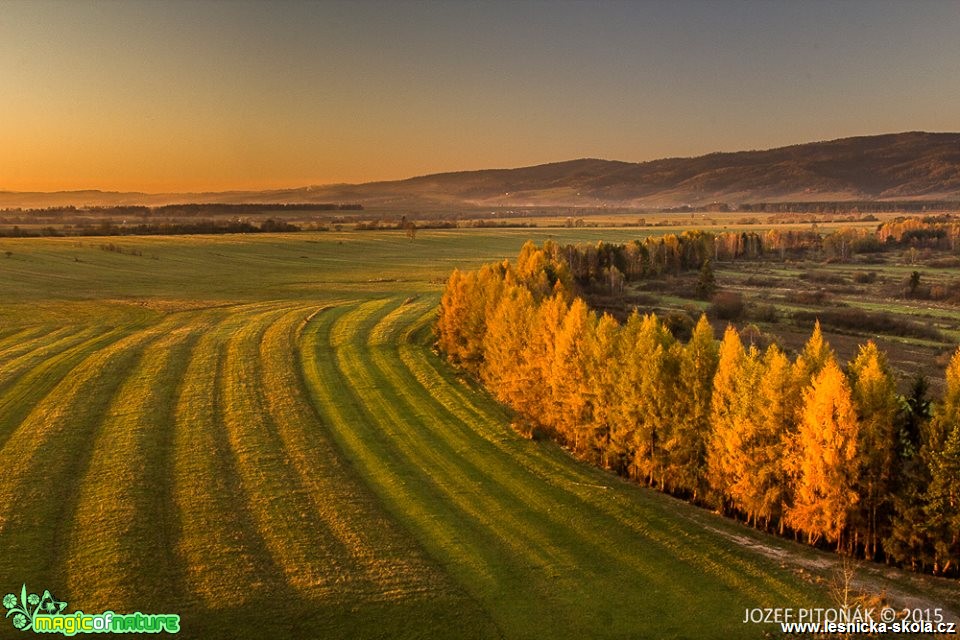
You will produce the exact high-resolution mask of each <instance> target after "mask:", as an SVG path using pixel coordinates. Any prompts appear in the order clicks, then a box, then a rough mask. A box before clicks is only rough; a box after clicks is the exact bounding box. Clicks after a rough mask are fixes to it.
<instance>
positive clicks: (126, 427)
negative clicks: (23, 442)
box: [65, 313, 212, 611]
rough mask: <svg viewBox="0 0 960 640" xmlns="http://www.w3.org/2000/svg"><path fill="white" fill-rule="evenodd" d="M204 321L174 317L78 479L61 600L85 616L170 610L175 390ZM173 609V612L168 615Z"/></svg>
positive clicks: (127, 381)
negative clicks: (67, 600) (83, 611)
mask: <svg viewBox="0 0 960 640" xmlns="http://www.w3.org/2000/svg"><path fill="white" fill-rule="evenodd" d="M211 325H212V322H211V319H210V318H209V317H202V316H200V315H199V314H196V313H185V314H180V319H179V326H177V327H175V328H171V329H170V330H169V331H168V332H167V333H166V334H165V335H164V336H163V337H161V338H160V339H159V340H157V341H156V342H154V343H152V344H150V345H149V346H147V347H146V348H145V349H144V351H143V353H142V355H141V357H140V360H139V362H138V363H137V365H136V366H135V367H132V368H131V369H129V370H128V371H127V372H126V375H125V377H124V381H123V383H122V384H121V385H120V387H119V388H118V389H117V391H116V393H115V395H114V397H113V399H112V401H111V403H110V406H109V408H108V410H107V412H106V414H105V415H104V417H103V421H102V424H101V426H100V428H99V430H98V434H97V438H96V441H95V442H94V443H93V454H92V457H91V459H90V464H89V466H88V468H87V470H86V473H85V474H84V475H83V477H82V478H80V479H79V483H80V487H79V497H78V500H77V505H76V512H75V515H74V517H73V519H72V522H71V523H70V532H69V537H68V551H67V555H66V566H65V570H66V578H67V592H66V595H68V596H69V597H70V598H71V602H73V601H76V602H77V603H78V605H77V606H83V607H84V608H85V609H86V610H98V611H99V610H106V609H109V608H114V609H115V610H117V611H136V610H142V609H145V608H146V607H148V606H150V607H152V608H153V609H155V610H158V611H167V610H172V609H173V608H175V605H176V604H177V603H176V602H169V601H168V602H167V603H166V604H167V605H168V606H164V604H165V602H164V601H165V600H168V599H169V598H171V597H176V596H175V594H176V592H177V579H176V576H175V574H174V569H175V567H174V562H173V561H172V552H173V543H174V541H173V540H171V539H170V537H171V534H170V531H171V529H170V524H169V522H168V520H169V517H170V516H169V513H168V510H169V505H168V504H166V500H167V499H168V497H169V496H168V493H169V492H168V491H166V490H164V487H166V486H167V484H168V483H169V482H170V481H171V469H170V467H169V464H168V459H169V457H170V448H171V438H170V435H171V434H172V429H173V419H172V415H171V414H172V411H173V407H174V400H175V397H176V390H177V387H178V385H179V382H180V379H181V378H182V376H183V373H184V369H185V368H186V365H187V355H188V353H189V351H190V348H191V346H192V344H193V343H194V341H195V340H196V339H197V336H198V335H199V332H201V331H205V330H207V329H209V327H210V326H211ZM170 605H173V606H170Z"/></svg>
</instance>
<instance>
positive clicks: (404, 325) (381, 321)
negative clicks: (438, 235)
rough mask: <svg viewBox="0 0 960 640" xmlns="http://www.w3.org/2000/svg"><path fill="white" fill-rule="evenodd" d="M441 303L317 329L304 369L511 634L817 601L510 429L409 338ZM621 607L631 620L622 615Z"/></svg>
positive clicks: (371, 463) (346, 435) (400, 502)
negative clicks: (327, 355) (690, 610)
mask: <svg viewBox="0 0 960 640" xmlns="http://www.w3.org/2000/svg"><path fill="white" fill-rule="evenodd" d="M432 302H433V301H431V300H426V301H423V302H416V303H413V304H399V301H396V300H395V301H393V302H390V301H383V300H380V301H372V302H368V303H365V304H362V305H359V306H357V307H355V308H354V309H352V310H348V311H341V312H340V313H338V314H329V315H330V316H332V315H338V316H339V317H338V318H336V319H335V320H334V319H332V318H331V317H326V318H324V317H321V318H318V319H315V320H314V321H312V322H311V325H310V326H309V328H308V331H307V332H306V333H305V335H304V340H303V348H304V352H305V353H310V352H311V351H317V350H319V352H321V353H322V352H323V350H324V349H329V350H332V351H333V352H334V354H333V358H334V362H333V363H323V362H321V361H320V358H319V356H315V357H314V358H313V359H312V360H310V361H306V360H305V369H306V370H307V372H308V374H311V373H312V375H308V376H307V379H308V383H310V382H312V384H313V386H314V387H321V388H329V387H331V386H333V387H335V386H338V385H339V386H340V387H341V388H342V389H344V391H342V392H340V393H339V397H338V398H337V399H336V400H335V399H334V398H333V397H328V398H322V393H317V394H315V396H317V397H318V399H321V400H322V401H321V402H320V403H319V404H318V406H319V407H320V408H321V411H322V412H323V411H324V405H329V404H330V403H334V402H336V401H337V400H339V403H338V404H337V407H336V409H335V410H332V411H331V410H330V409H326V413H327V414H328V415H329V424H330V425H331V428H332V429H333V430H334V432H335V436H336V437H337V440H338V442H340V443H341V445H342V446H343V447H344V448H345V450H346V452H347V455H348V456H349V457H351V458H354V459H355V460H357V461H358V462H359V463H360V468H361V470H362V471H363V472H364V474H365V475H367V477H369V478H370V482H371V484H372V485H373V486H375V487H376V488H377V490H378V491H380V492H381V495H383V496H384V499H385V501H386V502H387V503H388V504H390V505H393V506H394V508H395V509H396V513H397V517H398V518H400V519H401V520H403V521H404V522H405V523H407V525H408V526H409V527H410V528H411V529H412V530H414V531H415V532H416V534H417V537H418V538H419V539H420V540H421V541H422V542H423V543H424V545H425V546H426V547H427V548H428V549H429V550H430V551H431V553H433V554H434V555H435V557H438V558H439V559H440V561H441V563H443V564H444V566H446V567H447V568H448V570H449V571H450V572H451V573H452V574H453V575H455V576H457V577H458V579H459V580H460V581H461V582H462V584H464V585H469V587H468V588H470V589H471V591H472V592H473V593H474V595H475V597H477V598H478V599H480V600H481V602H484V603H486V605H487V609H488V611H491V612H494V615H495V617H496V616H500V617H501V620H502V622H503V623H504V624H506V621H507V620H510V621H511V625H512V627H511V628H512V629H513V632H512V633H511V635H515V636H518V637H523V636H525V635H528V634H529V635H538V634H543V633H549V631H548V630H549V629H551V628H552V629H555V630H556V632H558V633H560V632H561V631H562V630H565V631H566V632H570V630H579V631H578V633H583V634H585V635H616V634H618V633H624V632H627V631H629V630H632V631H634V632H636V631H637V630H638V629H643V628H645V627H644V625H646V624H650V625H651V626H650V627H649V629H651V630H652V629H653V628H657V629H661V630H663V629H667V630H669V629H670V623H669V619H670V618H672V617H675V613H674V612H677V611H680V610H682V609H683V607H684V606H685V604H686V603H688V602H689V601H690V599H691V598H692V597H695V596H699V597H704V598H706V599H707V600H708V601H720V600H724V601H726V602H727V603H729V606H731V607H746V606H760V605H763V604H770V603H773V602H775V601H781V600H782V598H784V597H791V598H792V599H793V600H796V599H808V596H809V592H807V591H806V590H805V589H803V588H797V587H795V586H794V584H793V583H794V581H793V580H792V579H791V577H790V576H789V574H787V573H786V572H784V573H782V574H779V575H776V574H774V575H773V576H771V574H770V572H769V571H768V570H763V569H762V568H761V567H760V565H759V563H758V559H757V558H747V557H745V556H744V555H743V554H740V553H738V552H735V551H730V550H728V549H724V548H722V547H721V545H720V544H718V543H717V542H716V541H714V540H712V539H709V536H706V535H704V536H700V535H698V533H697V531H698V530H699V529H700V528H701V527H700V526H699V525H695V524H693V523H689V522H687V523H683V521H681V524H677V523H676V522H674V521H673V520H671V519H670V518H669V517H668V516H666V513H667V511H668V509H669V506H670V505H669V498H665V497H664V496H656V497H655V498H654V499H652V500H650V499H649V497H647V496H644V499H639V500H638V499H637V497H636V495H637V494H640V493H641V492H642V490H639V489H638V488H637V487H635V486H629V485H627V483H624V482H622V481H620V480H618V479H616V478H613V477H610V476H608V475H607V474H604V473H603V472H600V471H597V470H594V469H590V468H589V467H586V466H583V465H579V464H577V463H574V462H572V461H571V460H569V458H567V457H566V454H564V453H563V452H562V451H560V450H559V449H557V448H556V447H552V446H550V447H543V446H542V445H537V444H535V443H531V442H528V441H525V440H523V439H522V438H520V437H519V436H517V435H515V434H513V433H512V432H507V431H504V428H505V427H504V425H505V422H506V421H505V420H504V418H505V416H504V414H503V412H502V410H501V409H499V408H498V407H496V405H495V404H493V403H492V402H491V401H490V400H489V399H488V398H486V397H484V396H483V394H478V393H477V392H475V391H473V390H470V389H468V388H465V387H463V385H462V384H460V383H458V382H457V381H456V379H455V378H453V377H452V376H450V374H449V372H448V371H441V370H440V368H439V367H438V364H439V361H437V360H436V359H435V357H434V356H432V355H431V354H429V350H428V349H427V348H426V347H425V346H424V345H422V344H417V343H415V342H414V343H411V342H410V340H411V339H413V338H414V337H422V336H423V333H424V332H423V323H424V321H425V319H426V318H428V317H429V316H430V315H431V312H430V311H429V307H430V306H432ZM326 345H329V346H326ZM305 357H307V356H305ZM338 379H339V380H340V381H341V382H339V383H338V382H337V380H338ZM458 387H460V388H458ZM347 389H349V392H347V391H346V390H347ZM352 394H356V395H353V397H352V398H349V401H348V402H344V400H345V399H346V398H347V396H349V395H352ZM361 398H362V400H361ZM642 493H643V494H647V493H650V492H642ZM608 503H609V505H608ZM610 505H612V506H610ZM674 520H675V519H674ZM458 533H462V534H463V535H462V536H461V535H458ZM698 545H700V546H698ZM678 574H679V575H680V576H682V578H681V579H678V578H677V576H678ZM650 594H656V597H655V598H653V599H651V597H650ZM611 609H613V610H617V611H630V612H636V613H635V614H633V615H626V616H625V617H623V618H617V619H614V618H611V617H610V616H609V613H608V612H609V611H610V610H611ZM574 612H575V613H574ZM655 618H656V619H657V620H656V623H654V622H653V620H654V619H655ZM663 618H667V619H668V623H667V624H666V626H665V625H664V619H663ZM517 620H526V621H527V623H528V624H529V626H525V625H524V624H521V625H520V626H519V627H517V624H516V623H517ZM647 620H649V622H646V621H647ZM673 624H675V625H676V628H677V629H680V628H684V627H685V626H689V624H690V622H689V621H687V620H682V619H680V618H676V619H674V620H673ZM654 625H656V626H654ZM706 629H707V627H704V630H706ZM668 635H669V633H668Z"/></svg>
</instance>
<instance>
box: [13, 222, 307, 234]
mask: <svg viewBox="0 0 960 640" xmlns="http://www.w3.org/2000/svg"><path fill="white" fill-rule="evenodd" d="M291 231H300V227H298V226H297V225H295V224H290V223H288V222H284V221H283V220H274V219H273V218H267V219H266V220H264V221H263V222H261V223H260V224H253V223H251V222H234V221H220V220H203V221H199V222H184V223H155V224H133V225H130V224H125V225H117V224H113V223H112V222H107V221H104V222H101V223H100V224H97V225H94V226H76V227H73V228H71V229H70V230H69V231H65V230H62V229H56V228H54V227H43V228H42V229H39V230H37V231H28V230H25V229H21V228H20V227H18V226H14V227H13V228H12V229H7V230H4V229H0V237H5V238H36V237H41V236H42V237H59V236H66V235H70V236H168V235H169V236H175V235H199V234H223V233H280V232H291Z"/></svg>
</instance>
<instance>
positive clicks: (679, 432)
mask: <svg viewBox="0 0 960 640" xmlns="http://www.w3.org/2000/svg"><path fill="white" fill-rule="evenodd" d="M677 347H678V349H677V350H676V351H677V353H676V354H675V356H674V357H675V359H676V360H677V361H678V362H679V380H678V381H677V395H676V400H677V404H676V408H675V410H674V414H673V420H672V421H671V423H670V424H669V430H668V438H667V441H666V443H665V445H664V446H665V448H666V452H667V457H668V463H667V471H666V474H667V477H668V478H669V483H670V484H671V485H672V488H673V489H674V490H677V489H679V490H681V491H684V492H688V493H689V494H690V495H691V497H692V499H693V500H694V501H696V500H698V499H699V497H700V496H702V495H703V491H704V489H705V483H706V464H707V442H708V440H709V437H710V398H711V393H712V389H713V377H714V375H716V370H717V361H718V346H717V341H716V339H715V338H714V335H713V327H711V326H710V323H709V322H708V321H707V317H706V315H701V316H700V320H699V321H698V322H697V325H696V326H695V327H694V329H693V335H691V337H690V340H689V341H688V342H687V344H686V345H685V346H683V347H680V345H679V344H678V345H677Z"/></svg>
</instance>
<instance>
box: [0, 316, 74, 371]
mask: <svg viewBox="0 0 960 640" xmlns="http://www.w3.org/2000/svg"><path fill="white" fill-rule="evenodd" d="M81 329H83V325H80V324H78V325H75V326H69V327H59V328H47V329H46V330H44V329H43V328H39V327H38V330H37V331H36V332H34V333H33V335H30V336H29V337H23V338H20V339H18V340H15V341H12V342H11V343H10V344H6V345H4V344H2V343H0V383H2V382H3V379H4V378H6V377H7V375H8V374H7V373H6V372H7V370H9V369H14V370H15V369H16V367H17V364H18V363H19V362H21V361H22V360H23V359H24V358H29V357H30V356H31V355H33V354H36V353H37V352H38V351H41V352H42V351H43V350H45V349H50V348H51V347H52V346H54V345H56V344H58V343H59V342H60V341H61V340H63V339H64V338H69V337H70V336H71V335H74V334H76V333H78V332H79V331H80V330H81Z"/></svg>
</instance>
